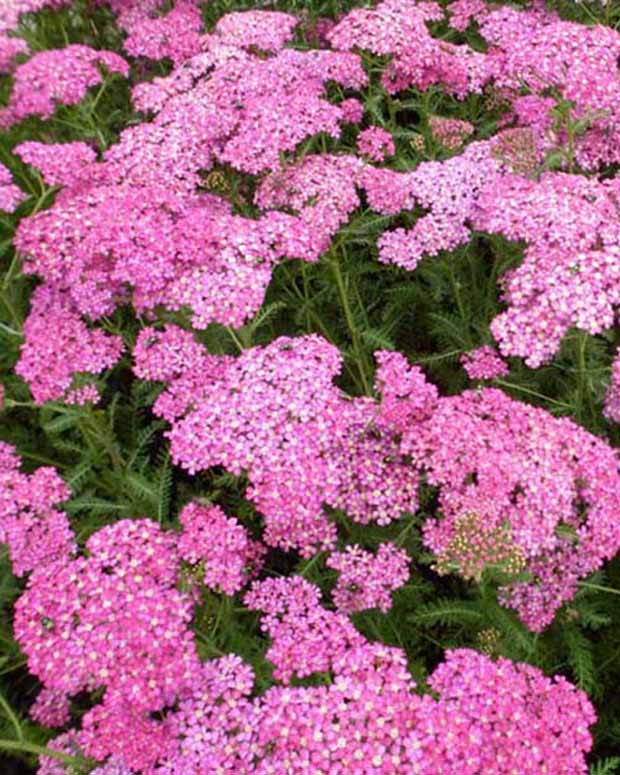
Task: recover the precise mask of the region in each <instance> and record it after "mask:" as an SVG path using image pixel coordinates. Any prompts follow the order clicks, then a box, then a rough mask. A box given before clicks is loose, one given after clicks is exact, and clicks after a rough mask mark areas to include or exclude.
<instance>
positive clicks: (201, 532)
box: [177, 503, 266, 595]
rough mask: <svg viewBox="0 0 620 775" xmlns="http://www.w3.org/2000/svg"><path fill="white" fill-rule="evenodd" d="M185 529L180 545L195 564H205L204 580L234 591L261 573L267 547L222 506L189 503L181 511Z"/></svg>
mask: <svg viewBox="0 0 620 775" xmlns="http://www.w3.org/2000/svg"><path fill="white" fill-rule="evenodd" d="M179 521H180V522H181V525H182V526H183V532H182V533H181V536H180V538H179V542H178V545H177V549H178V552H179V555H180V557H182V558H183V559H184V560H185V561H186V562H188V563H190V564H191V565H196V564H198V563H200V564H201V568H202V582H203V583H204V584H205V586H207V587H209V588H211V589H213V590H214V591H216V592H223V593H224V594H226V595H234V594H235V592H238V591H239V590H240V589H241V588H242V587H243V586H245V584H246V583H247V582H248V581H250V580H251V579H252V577H253V576H256V575H257V574H258V571H260V567H261V560H262V557H263V555H264V554H265V551H266V549H265V547H264V546H263V545H262V544H261V543H260V542H258V541H252V540H251V539H250V537H249V536H248V532H247V530H246V529H245V528H244V527H243V526H242V525H241V524H240V523H239V522H238V520H236V519H235V518H234V517H227V516H226V514H225V513H224V512H223V511H222V509H220V508H219V507H218V506H202V505H200V504H199V503H189V504H188V505H187V506H185V508H184V509H183V510H182V511H181V513H180V514H179Z"/></svg>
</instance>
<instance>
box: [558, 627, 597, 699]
mask: <svg viewBox="0 0 620 775" xmlns="http://www.w3.org/2000/svg"><path fill="white" fill-rule="evenodd" d="M563 634H564V642H565V643H566V646H567V650H568V661H569V663H570V666H571V668H572V671H573V674H574V676H575V679H576V682H577V686H579V688H580V689H583V690H584V691H585V692H587V693H591V692H592V690H593V689H594V687H595V685H596V681H595V676H594V659H593V656H592V644H591V643H590V641H589V640H588V638H586V636H585V635H584V634H583V633H582V632H581V631H580V630H579V629H578V628H577V627H569V628H567V629H565V630H564V633H563Z"/></svg>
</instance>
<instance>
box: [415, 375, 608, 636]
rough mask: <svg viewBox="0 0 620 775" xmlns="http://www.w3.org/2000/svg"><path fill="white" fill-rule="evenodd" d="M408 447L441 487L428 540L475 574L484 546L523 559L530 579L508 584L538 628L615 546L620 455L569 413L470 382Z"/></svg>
mask: <svg viewBox="0 0 620 775" xmlns="http://www.w3.org/2000/svg"><path fill="white" fill-rule="evenodd" d="M401 448H402V451H403V452H406V453H408V454H409V455H410V456H411V459H412V463H413V465H414V466H421V467H422V469H423V470H424V471H426V477H427V481H428V482H429V484H431V485H435V486H437V487H439V488H440V495H439V510H440V513H441V516H440V517H438V518H431V519H428V520H427V521H426V522H425V524H424V527H423V532H424V542H425V544H426V545H427V546H428V547H429V548H430V549H431V550H432V551H433V552H434V553H435V555H436V556H438V557H439V558H443V559H444V560H445V561H446V562H452V561H455V563H456V564H457V565H459V567H460V566H461V564H463V566H462V567H463V569H464V570H465V572H466V573H467V574H468V575H477V574H478V570H477V569H476V567H477V566H476V562H477V560H476V557H477V556H478V554H479V552H481V553H482V554H486V553H487V552H488V551H491V550H492V553H494V552H495V551H496V550H497V551H499V554H500V556H501V557H502V558H503V561H505V562H508V563H509V564H512V560H511V559H510V558H511V557H514V559H515V562H517V559H518V558H519V557H521V558H523V559H524V560H525V568H524V570H525V571H526V572H527V573H528V575H529V576H530V580H527V581H516V582H514V584H511V585H509V586H508V587H507V588H505V590H504V594H503V600H504V602H505V603H506V604H507V605H510V606H512V607H514V608H515V609H516V610H517V611H518V612H519V615H520V616H521V618H522V619H523V621H524V622H525V623H526V624H527V625H528V626H529V627H530V628H532V629H534V630H541V629H543V628H544V627H546V626H547V625H548V624H549V623H550V622H551V620H552V619H553V615H554V613H555V611H557V609H558V608H559V607H560V606H561V605H562V604H563V603H564V602H566V601H568V600H570V599H571V598H572V597H573V595H574V594H575V591H576V584H577V581H578V579H579V578H582V577H583V576H586V575H587V574H588V573H591V572H592V571H593V570H595V569H597V568H599V567H600V566H601V564H602V563H603V561H604V560H605V559H607V558H610V557H612V556H613V555H615V554H616V552H617V547H618V541H619V540H620V534H619V529H618V525H617V521H616V520H615V518H614V516H613V515H614V513H615V512H616V510H617V508H618V504H617V502H616V501H617V493H618V492H619V491H620V490H619V489H618V486H617V484H616V483H618V484H620V481H619V477H620V472H619V469H618V461H617V457H616V455H615V452H614V450H613V449H612V448H611V447H610V446H609V445H608V444H607V443H606V442H605V441H603V440H602V439H599V438H597V437H595V436H593V435H591V434H589V433H588V432H586V431H585V430H583V429H582V428H580V427H579V426H577V425H575V424H574V423H573V422H572V421H571V420H569V419H568V418H554V417H552V416H551V415H549V414H548V413H547V412H545V411H544V410H543V409H539V408H536V407H532V406H528V405H526V404H522V403H519V402H517V401H514V400H513V399H511V398H509V397H508V396H507V395H505V394H504V393H502V392H501V391H500V390H496V389H491V388H486V389H483V390H478V391H466V392H464V393H462V394H461V395H459V396H452V397H446V398H441V399H439V401H438V404H437V408H436V409H435V411H434V412H433V414H432V415H431V416H430V418H429V419H428V420H426V421H422V422H420V423H418V424H417V425H415V426H413V427H411V428H410V429H409V430H408V431H406V432H405V433H404V435H403V439H402V443H401ZM467 514H471V515H476V520H480V522H479V524H480V525H481V526H482V525H483V526H484V527H483V528H481V530H482V532H481V530H480V528H476V527H475V525H473V526H472V525H471V524H470V521H471V519H472V518H467V519H465V517H464V515H467ZM463 520H464V521H463ZM474 521H475V520H474ZM463 531H464V532H463ZM474 534H478V537H477V538H476V536H475V535H474ZM463 542H464V543H463ZM459 558H460V559H459ZM472 563H474V565H472ZM440 564H441V561H440ZM517 565H518V566H519V570H520V569H521V560H518V563H517ZM515 568H516V566H515Z"/></svg>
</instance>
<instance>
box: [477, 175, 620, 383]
mask: <svg viewBox="0 0 620 775" xmlns="http://www.w3.org/2000/svg"><path fill="white" fill-rule="evenodd" d="M619 185H620V184H619V181H618V180H617V179H613V178H612V179H610V180H607V181H603V182H599V181H598V180H596V179H594V178H585V177H582V176H580V175H568V174H564V173H546V174H544V175H543V176H542V177H541V178H540V180H531V179H528V178H524V177H522V176H520V175H515V174H506V175H503V176H497V177H496V178H495V180H493V181H489V183H488V184H487V186H486V187H485V189H484V191H483V192H482V195H481V196H480V197H479V199H478V202H477V212H476V214H475V218H474V224H475V226H476V228H478V229H479V230H482V231H487V232H491V233H494V234H502V235H503V236H504V237H506V238H507V239H510V240H514V241H524V242H526V244H527V247H526V249H525V258H524V260H523V262H522V263H521V264H520V265H519V266H518V267H517V268H516V269H515V270H513V271H512V272H509V273H507V274H506V275H505V276H504V277H503V278H502V281H503V286H504V299H505V301H506V302H507V303H508V305H509V306H508V309H507V310H506V311H505V312H503V313H501V314H500V315H499V316H498V317H497V318H496V319H495V320H494V321H493V322H492V324H491V331H492V332H493V335H494V336H495V338H496V339H497V341H498V342H499V345H500V349H501V351H502V353H503V354H504V355H516V356H520V357H522V358H524V359H525V362H526V363H527V365H528V366H531V367H534V368H535V367H537V366H539V365H540V364H541V363H544V362H545V361H548V360H549V359H550V358H551V357H552V356H553V355H554V354H555V353H556V352H557V350H558V348H559V346H560V342H561V340H562V338H563V337H564V335H565V334H566V332H567V331H568V330H569V329H570V328H572V327H578V328H581V329H583V330H584V331H588V332H589V333H591V334H596V333H600V332H601V331H604V330H605V329H607V328H610V327H611V326H612V325H613V322H614V319H615V311H616V309H617V308H618V307H619V306H620V274H619V271H618V268H617V265H618V256H619V255H620V225H619V221H618V212H619V210H618V207H619V205H618V198H617V197H618V193H619V192H620V188H619ZM498 202H501V206H500V207H498Z"/></svg>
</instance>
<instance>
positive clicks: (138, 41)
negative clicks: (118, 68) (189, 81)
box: [119, 0, 203, 66]
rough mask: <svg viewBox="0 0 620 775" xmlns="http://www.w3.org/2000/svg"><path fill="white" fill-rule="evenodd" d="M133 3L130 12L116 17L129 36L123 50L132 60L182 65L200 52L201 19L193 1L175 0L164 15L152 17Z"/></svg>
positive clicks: (148, 9) (146, 5) (149, 9)
mask: <svg viewBox="0 0 620 775" xmlns="http://www.w3.org/2000/svg"><path fill="white" fill-rule="evenodd" d="M148 5H149V4H148V3H146V4H145V7H142V6H141V4H140V3H135V5H134V8H133V9H132V11H133V12H128V11H125V13H121V14H120V15H119V26H121V27H123V29H124V30H125V31H126V32H127V33H129V34H128V36H127V38H126V39H125V42H124V44H123V48H124V49H125V51H126V52H127V53H128V54H129V55H130V56H133V57H146V58H147V59H155V60H158V59H171V60H172V62H173V64H174V65H175V66H176V65H181V64H183V62H185V61H186V60H187V59H189V58H190V57H192V56H195V55H196V54H198V53H199V52H200V50H201V48H202V36H201V34H200V33H201V31H202V26H203V25H202V16H201V14H200V9H199V7H198V3H197V2H195V0H176V1H175V3H174V5H173V7H172V9H171V10H169V11H168V12H167V13H164V14H157V15H155V14H153V13H152V11H153V10H154V9H151V8H149V7H148Z"/></svg>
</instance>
